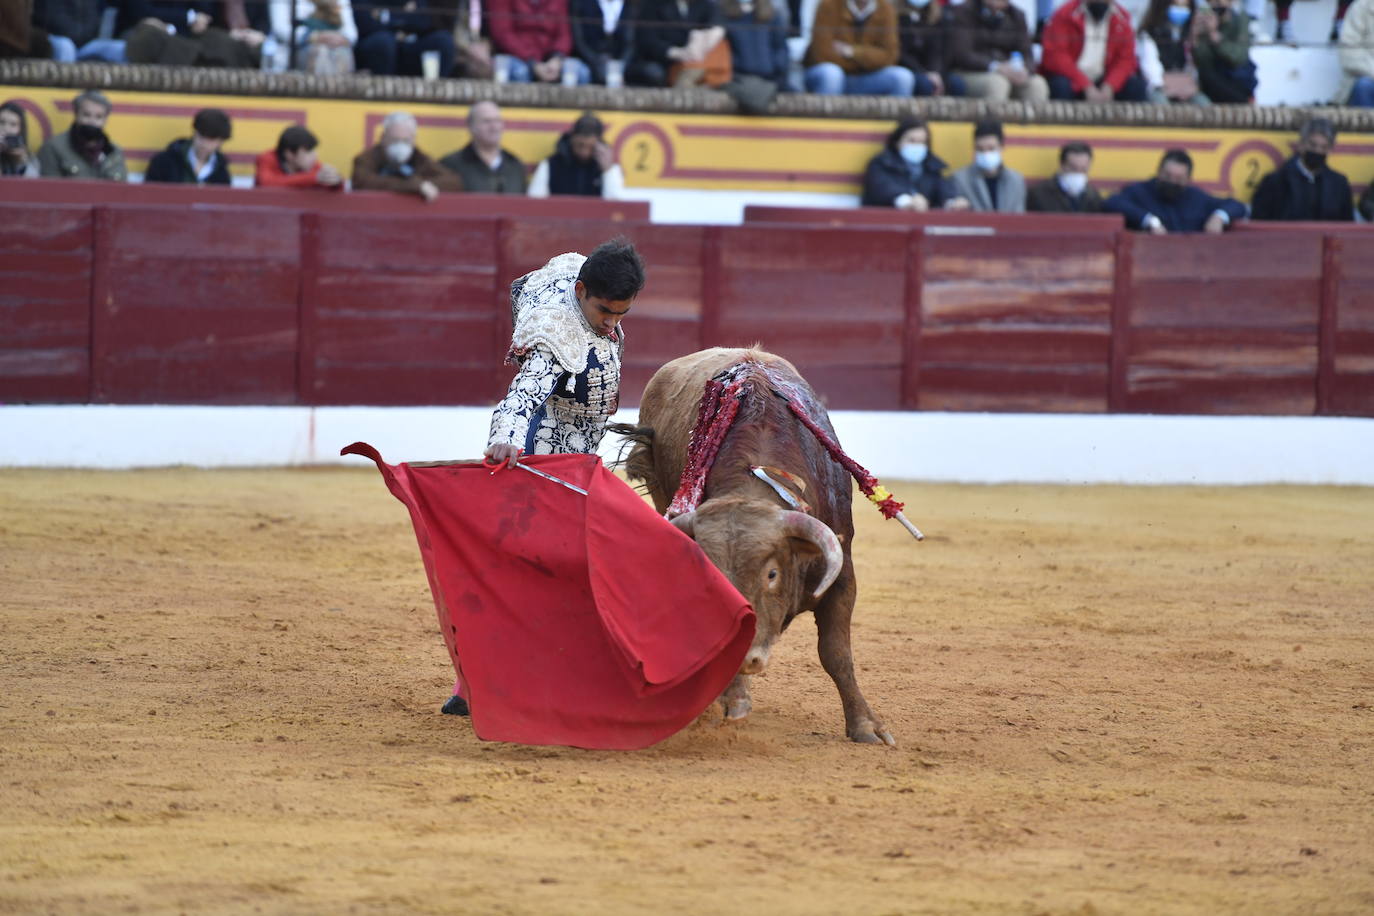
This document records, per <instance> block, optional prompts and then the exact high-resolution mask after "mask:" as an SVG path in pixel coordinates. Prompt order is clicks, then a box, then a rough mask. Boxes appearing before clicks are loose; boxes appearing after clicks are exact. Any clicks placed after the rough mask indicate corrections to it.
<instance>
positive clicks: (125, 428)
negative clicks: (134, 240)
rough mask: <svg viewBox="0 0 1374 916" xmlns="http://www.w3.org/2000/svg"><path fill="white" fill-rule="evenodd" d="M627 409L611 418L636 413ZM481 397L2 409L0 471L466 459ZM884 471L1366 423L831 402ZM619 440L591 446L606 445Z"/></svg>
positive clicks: (1370, 464)
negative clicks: (362, 452) (433, 402)
mask: <svg viewBox="0 0 1374 916" xmlns="http://www.w3.org/2000/svg"><path fill="white" fill-rule="evenodd" d="M635 416H636V415H635V412H634V411H622V412H621V413H620V414H619V415H618V416H617V417H616V418H615V419H616V420H617V421H620V422H633V420H634V419H635ZM490 417H491V411H490V409H489V408H482V407H317V408H310V407H200V406H194V407H180V406H126V405H119V406H105V405H73V406H21V405H8V406H0V467H44V468H55V467H75V468H141V467H162V466H169V465H190V466H196V467H255V466H272V467H275V466H301V465H318V464H356V465H362V464H365V463H366V462H365V461H364V460H363V459H360V458H356V457H348V458H340V457H339V449H340V448H342V447H343V446H345V445H347V444H349V443H351V442H354V441H358V440H362V441H365V442H369V443H371V444H372V445H374V446H375V447H376V448H377V449H378V450H379V451H380V452H381V453H382V455H383V457H385V458H386V459H387V460H388V461H391V462H393V463H399V462H402V461H434V460H447V459H460V458H471V457H474V456H477V455H479V454H480V452H481V449H482V446H483V445H484V443H485V442H486V437H487V424H488V422H489V420H490ZM831 417H832V419H833V420H834V423H835V427H836V430H837V432H838V433H839V436H840V441H841V443H842V444H843V445H844V447H845V449H846V450H847V451H848V452H849V453H850V454H851V455H853V456H854V458H855V459H856V460H857V461H858V462H859V463H860V464H863V465H865V466H866V467H868V468H869V470H871V471H872V472H873V473H875V474H877V475H878V476H880V477H885V478H889V479H893V480H902V479H904V480H928V481H941V482H957V483H1012V482H1024V483H1062V484H1092V483H1133V484H1223V485H1225V484H1260V483H1295V484H1342V485H1361V486H1374V419H1357V418H1347V417H1211V416H1208V417H1197V416H1151V415H1132V414H1110V415H1096V414H1093V415H1083V414H979V413H939V412H876V411H836V412H835V413H833V414H832V415H831ZM619 441H620V440H619V439H618V437H615V436H608V437H607V442H606V445H605V447H604V448H603V453H604V454H606V455H608V456H610V455H613V454H614V453H615V451H616V449H617V447H618V443H619Z"/></svg>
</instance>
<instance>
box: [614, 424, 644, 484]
mask: <svg viewBox="0 0 1374 916" xmlns="http://www.w3.org/2000/svg"><path fill="white" fill-rule="evenodd" d="M606 431H607V432H612V433H615V434H616V435H617V436H621V437H622V438H624V440H625V442H624V443H623V444H622V446H621V449H620V457H619V458H617V459H616V462H615V465H616V467H620V468H624V469H625V476H626V477H628V478H630V479H631V480H638V481H641V482H643V483H651V482H652V481H653V479H654V477H653V474H654V428H653V427H652V426H636V425H635V424H633V423H610V424H608V425H607V426H606ZM625 445H629V446H630V453H629V454H628V455H626V454H625V447H624V446H625Z"/></svg>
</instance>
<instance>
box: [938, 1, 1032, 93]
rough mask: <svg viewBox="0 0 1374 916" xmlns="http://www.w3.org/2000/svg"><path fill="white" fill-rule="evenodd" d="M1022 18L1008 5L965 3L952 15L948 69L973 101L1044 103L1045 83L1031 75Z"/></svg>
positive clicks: (1026, 33) (1029, 57)
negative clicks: (954, 73)
mask: <svg viewBox="0 0 1374 916" xmlns="http://www.w3.org/2000/svg"><path fill="white" fill-rule="evenodd" d="M1034 62H1035V54H1034V51H1033V49H1032V48H1031V36H1030V30H1029V29H1027V28H1026V17H1025V16H1024V15H1022V13H1021V11H1020V10H1019V9H1017V8H1016V7H1015V6H1012V5H1011V0H964V2H963V3H961V4H959V5H958V6H956V7H954V12H953V13H951V14H950V33H949V67H950V69H951V70H953V71H955V72H956V73H957V74H958V75H959V76H960V77H961V78H962V79H963V81H964V83H965V85H966V86H967V87H968V94H969V96H971V97H973V98H979V99H987V100H988V101H989V102H1005V101H1006V100H1007V99H1009V98H1014V99H1019V100H1022V101H1026V102H1043V101H1045V100H1046V99H1048V98H1049V97H1050V89H1049V86H1048V85H1047V84H1046V83H1045V78H1044V77H1043V76H1040V75H1039V74H1037V73H1036V72H1035V69H1034V68H1035V64H1034Z"/></svg>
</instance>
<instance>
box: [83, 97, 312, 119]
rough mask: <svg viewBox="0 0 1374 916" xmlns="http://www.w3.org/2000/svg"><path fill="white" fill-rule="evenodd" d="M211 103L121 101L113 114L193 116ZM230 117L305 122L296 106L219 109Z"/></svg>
mask: <svg viewBox="0 0 1374 916" xmlns="http://www.w3.org/2000/svg"><path fill="white" fill-rule="evenodd" d="M212 107H214V106H212V105H200V106H190V105H153V104H147V103H137V102H135V103H129V102H121V103H120V104H118V105H116V106H115V108H114V112H113V113H112V114H113V115H125V114H141V115H162V116H165V117H169V118H194V117H195V116H196V112H198V111H201V110H203V109H206V108H212ZM57 110H58V111H71V110H72V103H71V102H58V103H57ZM221 110H222V111H223V112H224V113H225V114H227V115H228V116H229V117H231V118H242V119H243V120H245V121H290V122H292V123H293V124H294V123H300V124H304V123H305V114H306V113H305V110H304V109H296V108H224V109H221Z"/></svg>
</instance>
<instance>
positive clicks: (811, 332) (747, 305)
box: [707, 226, 908, 410]
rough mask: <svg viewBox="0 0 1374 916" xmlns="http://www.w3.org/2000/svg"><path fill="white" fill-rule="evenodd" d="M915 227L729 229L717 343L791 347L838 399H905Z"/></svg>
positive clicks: (810, 375)
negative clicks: (910, 257) (909, 274)
mask: <svg viewBox="0 0 1374 916" xmlns="http://www.w3.org/2000/svg"><path fill="white" fill-rule="evenodd" d="M907 247H908V240H907V235H906V234H905V233H897V232H884V231H881V230H876V231H875V230H863V229H820V228H817V229H810V230H804V231H803V230H799V229H798V228H796V227H790V226H743V227H740V228H731V229H724V230H720V240H719V246H718V249H717V251H716V253H715V257H714V259H713V263H709V264H708V265H707V269H708V270H709V271H710V274H711V276H710V279H709V281H708V282H710V283H711V284H712V285H714V286H715V287H716V289H715V290H714V291H713V292H712V293H708V298H710V299H713V300H714V304H715V309H716V312H715V315H714V317H713V318H712V319H711V321H710V322H709V323H708V334H707V343H708V344H710V345H716V346H727V347H747V346H750V345H752V344H755V343H758V344H761V345H762V346H763V347H764V348H765V349H767V350H771V351H773V352H774V353H777V354H779V355H782V356H785V357H786V358H787V359H789V360H791V361H792V362H793V363H794V364H795V365H796V366H797V367H798V368H799V369H800V370H801V371H802V374H803V375H805V376H806V378H807V380H808V381H810V382H811V384H812V385H813V386H814V387H815V388H816V390H817V391H818V392H819V393H820V394H821V395H822V397H824V398H825V399H826V401H827V402H828V403H829V404H830V405H831V406H833V407H845V408H849V409H863V410H889V409H895V408H900V407H901V406H902V365H903V345H904V329H905V324H906V307H905V302H906V287H907Z"/></svg>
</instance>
